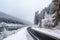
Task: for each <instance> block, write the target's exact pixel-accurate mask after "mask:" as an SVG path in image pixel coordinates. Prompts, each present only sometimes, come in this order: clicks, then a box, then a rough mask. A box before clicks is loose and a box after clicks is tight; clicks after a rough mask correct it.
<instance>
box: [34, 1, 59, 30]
mask: <svg viewBox="0 0 60 40" xmlns="http://www.w3.org/2000/svg"><path fill="white" fill-rule="evenodd" d="M34 24H35V25H38V26H39V27H42V28H49V29H51V28H58V29H60V26H59V25H60V0H52V3H50V5H49V6H48V7H46V8H44V9H43V10H42V11H41V12H40V13H39V11H36V12H35V19H34Z"/></svg>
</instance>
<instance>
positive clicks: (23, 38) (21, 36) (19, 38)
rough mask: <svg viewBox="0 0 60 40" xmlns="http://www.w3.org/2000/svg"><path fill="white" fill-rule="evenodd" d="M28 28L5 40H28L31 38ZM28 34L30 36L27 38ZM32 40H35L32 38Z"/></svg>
mask: <svg viewBox="0 0 60 40" xmlns="http://www.w3.org/2000/svg"><path fill="white" fill-rule="evenodd" d="M26 29H27V27H26V28H23V29H21V30H20V31H19V32H17V33H15V34H13V35H11V36H9V37H7V38H5V39H4V40H28V39H27V37H29V38H31V36H30V35H29V34H28V32H27V30H26ZM27 34H28V35H29V36H27ZM30 40H33V39H32V38H31V39H30Z"/></svg>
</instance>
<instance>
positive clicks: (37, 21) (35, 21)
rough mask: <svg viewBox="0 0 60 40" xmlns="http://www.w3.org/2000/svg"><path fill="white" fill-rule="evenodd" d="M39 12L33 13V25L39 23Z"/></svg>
mask: <svg viewBox="0 0 60 40" xmlns="http://www.w3.org/2000/svg"><path fill="white" fill-rule="evenodd" d="M38 13H39V11H37V12H35V18H34V24H35V25H38V23H39V14H38Z"/></svg>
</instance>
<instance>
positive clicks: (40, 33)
mask: <svg viewBox="0 0 60 40" xmlns="http://www.w3.org/2000/svg"><path fill="white" fill-rule="evenodd" d="M27 30H28V32H29V33H30V35H31V36H32V37H33V38H34V39H35V40H60V38H59V37H57V36H59V35H57V34H56V33H54V32H52V31H51V30H50V31H49V30H46V29H38V28H31V27H30V28H28V29H27ZM52 34H53V35H54V36H53V35H52Z"/></svg>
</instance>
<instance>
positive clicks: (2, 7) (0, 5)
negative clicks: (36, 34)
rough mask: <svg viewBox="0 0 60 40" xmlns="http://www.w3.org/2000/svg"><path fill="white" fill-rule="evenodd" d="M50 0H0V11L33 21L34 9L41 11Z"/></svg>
mask: <svg viewBox="0 0 60 40" xmlns="http://www.w3.org/2000/svg"><path fill="white" fill-rule="evenodd" d="M50 3H51V0H0V11H2V12H4V13H6V14H9V15H12V16H15V17H18V18H22V19H24V20H28V21H30V22H33V19H34V14H35V11H37V10H39V11H41V10H42V9H43V8H45V7H47V6H48V5H49V4H50Z"/></svg>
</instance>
